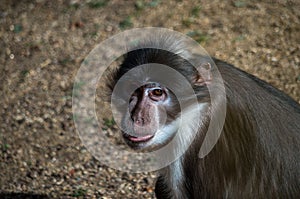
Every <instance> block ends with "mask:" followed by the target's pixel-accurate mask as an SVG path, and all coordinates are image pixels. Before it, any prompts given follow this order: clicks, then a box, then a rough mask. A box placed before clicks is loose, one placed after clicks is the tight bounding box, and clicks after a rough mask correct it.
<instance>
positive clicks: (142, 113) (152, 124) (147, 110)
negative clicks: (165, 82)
mask: <svg viewBox="0 0 300 199" xmlns="http://www.w3.org/2000/svg"><path fill="white" fill-rule="evenodd" d="M178 106H179V105H178V102H177V101H176V99H175V97H174V95H173V94H172V92H170V91H169V90H168V89H167V88H165V87H163V86H161V85H160V84H158V83H149V84H146V85H144V86H142V87H140V88H138V89H137V90H136V91H135V92H134V93H133V94H132V95H131V97H130V100H129V104H128V109H129V112H128V114H127V115H126V116H125V117H124V118H123V121H122V125H123V129H124V131H123V138H124V139H125V141H126V143H127V144H128V145H129V146H130V147H131V148H133V149H135V150H153V149H155V148H157V147H160V146H162V145H164V144H166V143H167V142H168V141H169V140H170V139H171V138H172V137H173V136H174V134H175V132H176V130H177V129H176V128H174V127H173V126H172V125H170V121H172V120H174V117H176V116H177V112H178V111H177V109H178Z"/></svg>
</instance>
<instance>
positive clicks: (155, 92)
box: [152, 89, 163, 96]
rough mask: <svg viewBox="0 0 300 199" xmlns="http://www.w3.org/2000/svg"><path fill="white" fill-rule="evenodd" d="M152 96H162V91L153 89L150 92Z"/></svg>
mask: <svg viewBox="0 0 300 199" xmlns="http://www.w3.org/2000/svg"><path fill="white" fill-rule="evenodd" d="M152 94H153V95H155V96H161V95H162V94H163V91H162V90H161V89H154V90H153V91H152Z"/></svg>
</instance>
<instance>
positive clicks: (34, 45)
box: [0, 0, 300, 199]
mask: <svg viewBox="0 0 300 199" xmlns="http://www.w3.org/2000/svg"><path fill="white" fill-rule="evenodd" d="M147 26H154V27H165V28H169V29H173V30H176V31H179V32H182V33H184V34H187V35H189V36H190V37H192V38H193V39H195V40H196V41H197V42H199V43H200V44H201V45H202V46H203V47H204V48H205V49H206V50H207V51H208V53H209V54H210V55H211V56H214V57H216V58H219V59H222V60H224V61H226V62H229V63H231V64H234V65H235V66H237V67H239V68H241V69H243V70H245V71H247V72H249V73H251V74H254V75H256V76H258V77H260V78H261V79H263V80H265V81H267V82H269V83H270V84H272V85H274V86H275V87H277V88H279V89H280V90H282V91H284V92H285V93H287V94H289V95H290V96H291V97H292V98H294V99H295V100H296V101H298V102H300V64H299V63H300V2H299V1H296V0H265V1H256V0H251V1H250V0H228V1H223V0H202V1H194V0H191V1H184V0H176V1H163V0H128V1H120V0H83V1H80V0H65V1H63V0H53V1H46V0H35V1H34V0H1V1H0V96H1V98H0V198H139V199H140V198H154V183H155V176H156V173H155V172H151V173H142V174H133V173H126V172H120V171H116V170H114V169H111V168H109V167H107V166H105V165H102V164H101V163H100V162H99V161H98V160H96V159H95V158H93V157H92V156H91V155H90V154H89V152H88V151H87V150H86V148H85V147H84V146H83V145H82V144H81V142H80V139H79V138H78V135H77V133H76V129H75V126H74V123H73V119H74V118H73V115H72V89H73V83H74V77H75V75H76V72H77V70H78V69H79V67H80V64H81V62H82V61H83V59H84V58H85V57H86V56H87V55H88V53H89V52H90V51H91V50H92V49H93V48H94V47H95V46H96V45H97V44H99V43H100V42H101V41H103V40H105V39H107V38H109V37H110V36H112V35H114V34H116V33H119V32H121V31H123V30H126V29H131V28H135V27H147ZM249 92H251V91H249ZM100 103H101V102H100ZM101 120H102V121H101V122H103V125H104V126H105V127H106V129H107V131H108V132H109V133H110V134H114V133H115V132H116V131H117V128H116V126H115V124H114V121H113V120H112V119H111V118H110V117H109V116H107V118H106V117H103V118H101Z"/></svg>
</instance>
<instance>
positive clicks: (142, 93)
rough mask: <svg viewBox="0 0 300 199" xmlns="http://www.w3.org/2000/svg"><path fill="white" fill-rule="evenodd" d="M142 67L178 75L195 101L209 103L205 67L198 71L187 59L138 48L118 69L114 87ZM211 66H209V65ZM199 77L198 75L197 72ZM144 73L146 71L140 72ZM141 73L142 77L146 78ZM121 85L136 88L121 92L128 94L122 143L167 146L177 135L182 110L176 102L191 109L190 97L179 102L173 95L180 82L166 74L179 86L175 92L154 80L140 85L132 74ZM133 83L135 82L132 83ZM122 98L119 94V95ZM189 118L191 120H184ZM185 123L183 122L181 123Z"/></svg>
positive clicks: (143, 147)
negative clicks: (161, 68) (156, 67)
mask: <svg viewBox="0 0 300 199" xmlns="http://www.w3.org/2000/svg"><path fill="white" fill-rule="evenodd" d="M144 64H150V67H151V64H162V65H165V66H168V67H170V68H172V69H174V70H175V71H177V72H179V73H180V74H181V75H182V76H183V77H184V78H185V80H186V81H188V82H189V83H190V86H191V88H192V89H193V90H194V92H195V93H197V100H198V101H201V103H203V104H207V103H208V102H209V94H208V89H207V86H206V85H207V83H208V82H209V81H210V73H207V76H206V77H203V74H206V73H205V72H207V71H209V69H210V68H209V69H207V66H206V68H205V66H204V65H203V66H201V68H202V69H201V68H199V69H197V68H195V67H193V66H192V65H191V64H190V63H189V62H188V61H187V60H185V59H183V58H182V57H181V56H179V55H176V54H174V53H171V52H168V51H164V50H160V49H139V50H134V51H131V52H129V53H128V54H127V55H126V57H125V59H124V61H123V63H122V64H121V66H120V68H119V69H118V70H117V71H116V72H115V74H114V82H113V84H111V88H113V87H114V86H115V85H116V84H117V82H118V81H119V80H120V79H121V78H122V77H123V76H124V75H126V73H127V72H129V71H131V70H132V69H135V68H137V67H138V66H140V65H144ZM208 66H209V67H210V65H208ZM199 70H203V71H204V72H203V71H202V72H201V74H202V75H200V71H199ZM143 72H144V74H145V73H146V74H147V71H146V72H145V71H143ZM144 74H143V76H145V75H144ZM134 75H135V76H136V78H135V77H132V76H131V78H130V79H129V80H128V81H127V82H126V81H125V82H124V84H127V83H128V84H135V83H136V84H137V85H139V86H138V87H137V88H136V89H135V90H134V91H133V92H132V91H126V86H123V87H124V88H123V89H122V90H123V93H125V95H126V94H127V95H129V98H128V97H127V99H129V100H128V101H127V111H126V113H124V115H123V116H122V122H121V125H122V130H123V132H122V135H123V138H124V140H125V142H126V143H127V144H128V145H129V146H130V147H131V148H133V149H135V150H141V151H149V150H155V149H157V148H160V147H161V146H164V145H166V144H167V143H168V142H170V141H171V140H172V138H173V137H174V136H175V135H176V132H177V130H178V128H179V118H180V115H182V112H183V111H184V110H182V109H183V107H182V104H181V103H179V101H184V103H185V105H186V107H192V106H193V105H195V104H191V103H190V102H189V99H190V98H191V96H184V99H178V97H177V96H176V95H175V94H174V93H176V92H181V91H182V90H181V89H182V88H181V87H180V80H179V79H176V78H175V77H172V74H169V73H168V74H163V75H166V78H168V79H171V81H172V84H178V86H177V87H176V86H175V88H177V89H176V90H175V91H174V90H172V89H170V88H168V87H167V86H166V85H165V84H164V83H162V82H159V81H158V80H157V79H156V78H153V77H147V75H146V76H145V77H144V79H143V80H142V82H140V80H138V79H139V76H140V74H138V73H137V74H134ZM135 81H136V82H135ZM119 97H120V98H122V95H121V96H119ZM186 119H187V120H188V119H192V118H188V116H187V118H186ZM183 122H184V121H183Z"/></svg>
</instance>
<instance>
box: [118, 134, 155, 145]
mask: <svg viewBox="0 0 300 199" xmlns="http://www.w3.org/2000/svg"><path fill="white" fill-rule="evenodd" d="M123 136H124V138H125V139H127V140H129V141H131V142H134V143H139V142H147V141H149V140H151V139H152V138H153V137H154V135H145V136H141V137H137V136H132V135H129V134H127V133H124V134H123Z"/></svg>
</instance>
